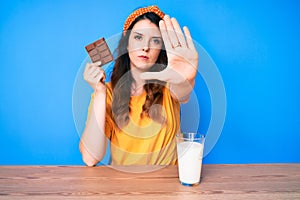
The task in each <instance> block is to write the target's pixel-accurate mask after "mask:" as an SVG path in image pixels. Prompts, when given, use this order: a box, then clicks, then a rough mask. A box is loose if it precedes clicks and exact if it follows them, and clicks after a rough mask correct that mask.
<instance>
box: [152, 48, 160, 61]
mask: <svg viewBox="0 0 300 200" xmlns="http://www.w3.org/2000/svg"><path fill="white" fill-rule="evenodd" d="M159 53H160V49H153V52H152V57H153V59H155V61H156V60H157V58H158V56H159Z"/></svg>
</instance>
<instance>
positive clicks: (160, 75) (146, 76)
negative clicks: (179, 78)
mask: <svg viewBox="0 0 300 200" xmlns="http://www.w3.org/2000/svg"><path fill="white" fill-rule="evenodd" d="M140 78H141V79H143V80H153V79H155V80H159V81H168V80H169V75H168V73H167V70H166V69H164V70H163V71H160V72H144V73H141V75H140Z"/></svg>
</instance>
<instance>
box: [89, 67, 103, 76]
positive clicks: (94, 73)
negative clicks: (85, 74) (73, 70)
mask: <svg viewBox="0 0 300 200" xmlns="http://www.w3.org/2000/svg"><path fill="white" fill-rule="evenodd" d="M100 73H101V71H100V70H99V68H96V69H93V71H91V72H90V73H89V76H90V77H92V78H96V77H97V76H99V75H100Z"/></svg>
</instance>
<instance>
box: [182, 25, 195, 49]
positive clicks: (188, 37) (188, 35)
mask: <svg viewBox="0 0 300 200" xmlns="http://www.w3.org/2000/svg"><path fill="white" fill-rule="evenodd" d="M183 31H184V35H185V37H186V43H187V46H188V48H189V49H193V50H196V48H195V45H194V42H193V39H192V36H191V33H190V30H189V29H188V27H186V26H185V27H183Z"/></svg>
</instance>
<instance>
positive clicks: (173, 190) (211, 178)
mask: <svg viewBox="0 0 300 200" xmlns="http://www.w3.org/2000/svg"><path fill="white" fill-rule="evenodd" d="M137 169H144V170H145V171H151V172H147V173H128V172H125V171H129V170H132V171H136V170H137ZM120 170H122V171H120ZM0 199H25V200H26V199H58V200H59V199H108V200H109V199H116V200H118V199H149V200H153V199H172V200H175V199H193V200H196V199H197V200H198V199H205V200H210V199H238V200H244V199H251V200H254V199H255V200H256V199H262V200H268V199H271V200H276V199H284V200H289V199H293V200H294V199H300V164H276V165H204V166H203V171H202V181H201V183H200V184H199V185H198V186H195V187H186V186H182V185H181V184H180V183H179V181H178V171H177V166H167V167H161V169H159V170H155V169H153V168H152V167H151V166H139V167H137V166H131V167H124V168H118V170H116V169H114V168H111V167H83V166H1V167H0Z"/></svg>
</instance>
